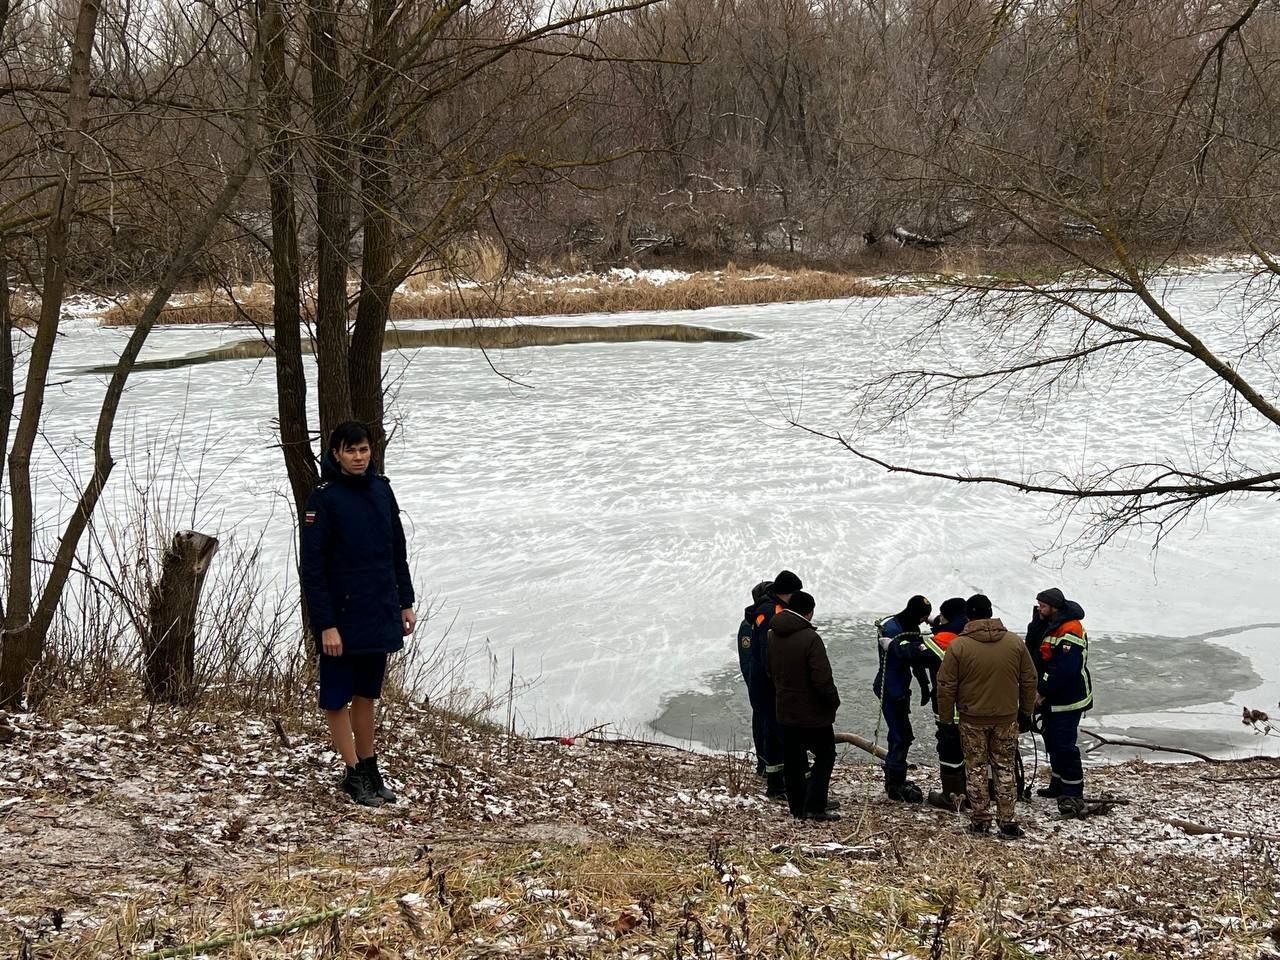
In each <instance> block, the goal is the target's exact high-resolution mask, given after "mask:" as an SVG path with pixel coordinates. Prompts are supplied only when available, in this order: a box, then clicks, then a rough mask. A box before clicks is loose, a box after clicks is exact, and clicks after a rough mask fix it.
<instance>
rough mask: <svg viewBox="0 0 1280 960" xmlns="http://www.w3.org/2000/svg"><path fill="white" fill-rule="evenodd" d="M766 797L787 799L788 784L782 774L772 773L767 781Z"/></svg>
mask: <svg viewBox="0 0 1280 960" xmlns="http://www.w3.org/2000/svg"><path fill="white" fill-rule="evenodd" d="M765 784H766V785H765V790H764V795H765V796H766V797H769V798H771V799H774V800H777V799H782V800H785V799H786V798H787V782H786V780H784V779H783V776H782V774H780V773H770V774H768V776H767V779H766V781H765Z"/></svg>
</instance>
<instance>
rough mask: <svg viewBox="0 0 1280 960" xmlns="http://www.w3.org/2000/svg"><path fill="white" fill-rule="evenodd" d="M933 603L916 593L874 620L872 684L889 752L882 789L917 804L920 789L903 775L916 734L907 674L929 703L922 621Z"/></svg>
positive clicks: (898, 798)
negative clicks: (875, 667)
mask: <svg viewBox="0 0 1280 960" xmlns="http://www.w3.org/2000/svg"><path fill="white" fill-rule="evenodd" d="M932 610H933V605H932V604H930V603H929V601H928V599H927V598H926V597H922V596H920V595H918V594H917V595H916V596H914V597H912V598H911V599H910V600H908V601H907V605H906V607H905V608H903V610H902V612H901V613H898V614H895V615H894V616H892V617H890V618H889V619H887V620H883V621H878V622H877V624H876V628H877V629H876V633H877V638H876V649H877V652H878V656H879V658H880V668H879V670H877V671H876V679H875V681H874V682H873V683H872V685H871V689H872V690H873V691H874V692H875V695H876V698H877V699H878V700H879V701H880V710H881V712H882V713H883V714H884V720H885V724H886V725H887V727H888V731H889V736H888V741H889V742H888V745H887V746H888V751H889V755H888V756H887V757H886V758H885V761H884V791H885V793H886V794H888V795H889V799H890V800H905V801H907V802H908V803H921V802H923V800H924V794H923V793H922V792H921V790H920V788H919V787H918V786H916V785H915V784H914V783H911V782H909V781H908V780H907V754H908V753H909V751H910V750H911V742H912V741H913V740H914V739H915V735H914V734H913V733H912V730H911V675H912V673H913V672H914V673H915V674H916V676H917V679H918V680H919V682H920V685H921V688H922V689H921V692H922V693H923V694H924V695H925V699H924V702H925V703H928V691H927V690H925V689H924V688H925V687H927V686H928V683H929V680H928V674H927V673H925V671H924V655H925V653H926V650H927V648H926V647H925V644H924V637H923V636H922V635H921V633H920V625H921V624H923V623H924V622H925V621H926V620H928V619H929V614H930V613H931V612H932Z"/></svg>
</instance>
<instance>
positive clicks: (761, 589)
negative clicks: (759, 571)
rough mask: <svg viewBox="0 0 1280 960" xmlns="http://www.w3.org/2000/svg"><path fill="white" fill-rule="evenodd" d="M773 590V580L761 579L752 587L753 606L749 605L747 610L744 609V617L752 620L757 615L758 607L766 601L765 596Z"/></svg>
mask: <svg viewBox="0 0 1280 960" xmlns="http://www.w3.org/2000/svg"><path fill="white" fill-rule="evenodd" d="M772 591H773V581H772V580H761V581H760V582H759V583H757V584H756V585H755V586H754V587H752V588H751V606H749V607H747V608H746V610H744V611H743V613H742V616H743V618H744V619H746V620H750V619H751V618H752V617H753V616H754V615H755V612H756V608H757V607H759V606H760V604H761V603H763V602H764V598H765V597H767V596H768V595H769V594H770V593H771V592H772Z"/></svg>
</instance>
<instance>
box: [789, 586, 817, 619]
mask: <svg viewBox="0 0 1280 960" xmlns="http://www.w3.org/2000/svg"><path fill="white" fill-rule="evenodd" d="M787 606H788V607H790V608H791V609H792V610H794V611H795V612H796V613H798V614H800V616H802V617H804V618H805V619H808V618H809V617H811V616H813V608H814V606H815V604H814V602H813V597H812V596H810V595H809V594H807V593H805V592H804V591H803V590H797V591H796V592H795V593H793V594H791V602H790V603H788V604H787Z"/></svg>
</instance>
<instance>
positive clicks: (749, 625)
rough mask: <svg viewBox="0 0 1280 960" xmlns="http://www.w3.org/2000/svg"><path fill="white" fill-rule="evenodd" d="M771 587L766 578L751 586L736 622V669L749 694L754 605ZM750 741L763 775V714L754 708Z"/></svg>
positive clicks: (758, 602)
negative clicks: (739, 620)
mask: <svg viewBox="0 0 1280 960" xmlns="http://www.w3.org/2000/svg"><path fill="white" fill-rule="evenodd" d="M772 588H773V584H772V583H770V582H769V581H768V580H761V581H760V582H759V583H757V584H756V585H755V586H754V587H752V588H751V605H750V606H749V607H747V609H746V610H744V611H743V612H742V622H741V623H740V624H738V670H739V671H741V673H742V680H743V682H744V683H745V684H746V685H747V695H748V697H749V696H750V695H751V633H752V631H753V630H754V628H755V616H756V607H758V606H759V605H760V602H761V601H762V600H764V597H765V594H766V593H768V592H769V591H770V590H771V589H772ZM751 742H752V743H753V744H754V745H755V748H756V776H757V777H763V776H764V754H765V746H764V715H763V714H762V713H761V712H760V711H758V710H756V709H754V708H753V709H752V711H751Z"/></svg>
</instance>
